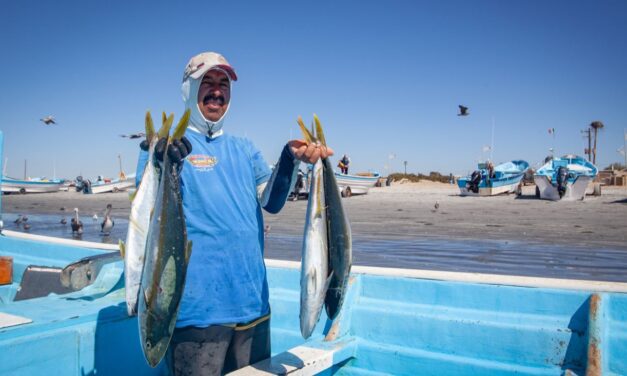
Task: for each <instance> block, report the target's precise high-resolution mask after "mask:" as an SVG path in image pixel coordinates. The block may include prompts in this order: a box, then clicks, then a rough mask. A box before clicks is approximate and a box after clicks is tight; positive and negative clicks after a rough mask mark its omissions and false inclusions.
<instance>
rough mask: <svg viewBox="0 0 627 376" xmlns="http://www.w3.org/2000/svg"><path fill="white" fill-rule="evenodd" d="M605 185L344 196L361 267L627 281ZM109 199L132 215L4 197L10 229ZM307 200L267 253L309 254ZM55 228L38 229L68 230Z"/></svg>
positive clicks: (275, 234) (411, 189)
mask: <svg viewBox="0 0 627 376" xmlns="http://www.w3.org/2000/svg"><path fill="white" fill-rule="evenodd" d="M603 188H604V189H603V195H602V196H600V197H593V196H587V197H586V199H585V200H584V201H571V202H569V201H557V202H551V201H544V200H538V199H536V198H535V197H534V191H535V187H534V186H527V187H525V188H524V190H523V195H522V196H521V197H516V196H514V195H509V196H507V195H505V196H498V197H461V196H459V195H458V190H457V188H456V187H455V186H452V185H449V184H440V183H432V182H421V183H406V184H393V185H392V186H391V187H382V188H373V189H372V190H371V191H370V193H369V194H368V195H363V196H353V197H351V198H348V199H344V200H343V203H344V205H345V209H346V212H347V214H348V216H349V218H350V222H351V227H352V232H353V240H354V261H355V264H357V265H371V266H388V267H402V268H419V269H432V270H447V271H467V272H484V273H496V274H515V275H527V276H543V277H556V278H576V279H594V280H606V281H622V282H627V273H626V272H627V189H625V188H617V187H603ZM436 202H437V203H438V204H439V208H438V209H435V203H436ZM108 203H111V204H112V205H113V212H112V213H113V216H114V217H118V218H120V219H126V218H128V213H129V211H130V201H129V200H128V195H127V194H126V193H107V194H99V195H83V194H79V193H76V192H58V193H52V194H30V195H9V196H3V197H2V207H3V211H4V213H5V215H4V221H5V227H6V228H7V229H13V224H12V223H11V222H12V220H13V219H14V218H15V217H17V214H48V215H49V216H42V218H44V219H42V220H45V218H48V220H50V218H56V215H60V214H61V211H60V208H61V207H65V208H66V209H67V212H68V213H71V211H72V209H73V208H74V207H77V208H79V210H80V212H81V215H82V216H92V215H93V214H94V213H97V214H98V216H102V213H103V212H104V209H105V207H106V205H107V204H108ZM306 207H307V201H306V200H299V201H296V202H292V201H289V202H287V203H286V205H285V207H284V209H283V210H282V211H281V213H279V214H276V215H271V214H267V213H264V217H265V222H266V225H267V226H269V229H270V230H269V235H268V237H267V239H266V257H269V258H278V259H288V260H298V259H299V258H300V246H301V241H302V234H303V227H304V218H305V211H306ZM118 223H119V224H120V225H121V226H125V225H126V222H125V221H124V220H121V221H119V222H118ZM57 227H58V226H57ZM51 228H52V230H51ZM117 230H118V232H117V235H119V234H124V233H125V230H123V229H121V228H119V227H118V228H117ZM54 231H55V230H54V226H48V227H47V230H45V231H44V230H43V229H42V230H41V231H39V232H38V230H37V228H36V226H33V227H32V228H31V230H30V232H31V233H41V234H45V235H53V236H64V234H67V231H66V232H65V233H61V234H55V233H54ZM112 235H113V234H112ZM97 237H98V235H97V234H95V235H94V238H95V239H97ZM102 241H104V242H113V243H115V242H117V240H116V239H113V240H112V239H111V238H107V239H104V238H103V239H102Z"/></svg>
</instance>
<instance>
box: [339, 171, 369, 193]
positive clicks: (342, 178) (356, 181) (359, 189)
mask: <svg viewBox="0 0 627 376" xmlns="http://www.w3.org/2000/svg"><path fill="white" fill-rule="evenodd" d="M335 180H336V181H337V186H338V188H339V189H340V192H342V194H344V195H345V194H346V189H347V188H348V189H349V190H350V191H349V192H350V195H362V194H364V195H365V194H367V193H368V191H369V190H370V188H372V187H374V186H375V184H376V183H377V181H378V180H379V174H373V176H360V175H347V174H341V173H339V172H336V173H335Z"/></svg>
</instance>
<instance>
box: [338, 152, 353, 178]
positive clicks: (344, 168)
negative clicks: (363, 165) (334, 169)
mask: <svg viewBox="0 0 627 376" xmlns="http://www.w3.org/2000/svg"><path fill="white" fill-rule="evenodd" d="M350 163H351V159H350V158H349V157H348V155H346V154H344V156H343V157H342V159H340V163H338V166H339V167H340V170H341V172H342V173H343V174H345V175H348V165H349V164H350Z"/></svg>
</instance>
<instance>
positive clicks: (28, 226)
mask: <svg viewBox="0 0 627 376" xmlns="http://www.w3.org/2000/svg"><path fill="white" fill-rule="evenodd" d="M24 230H27V231H28V230H30V225H29V224H28V223H24Z"/></svg>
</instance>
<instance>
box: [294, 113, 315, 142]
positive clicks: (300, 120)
mask: <svg viewBox="0 0 627 376" xmlns="http://www.w3.org/2000/svg"><path fill="white" fill-rule="evenodd" d="M296 121H297V122H298V125H299V126H300V130H301V131H302V132H303V137H305V141H307V142H314V141H315V137H314V136H313V134H312V133H311V132H309V129H307V127H306V126H305V123H304V122H303V118H302V117H300V116H299V117H298V119H297V120H296Z"/></svg>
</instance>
